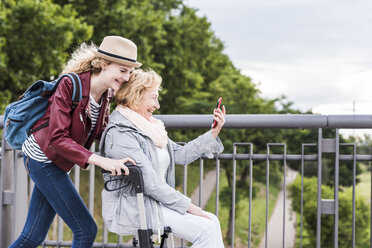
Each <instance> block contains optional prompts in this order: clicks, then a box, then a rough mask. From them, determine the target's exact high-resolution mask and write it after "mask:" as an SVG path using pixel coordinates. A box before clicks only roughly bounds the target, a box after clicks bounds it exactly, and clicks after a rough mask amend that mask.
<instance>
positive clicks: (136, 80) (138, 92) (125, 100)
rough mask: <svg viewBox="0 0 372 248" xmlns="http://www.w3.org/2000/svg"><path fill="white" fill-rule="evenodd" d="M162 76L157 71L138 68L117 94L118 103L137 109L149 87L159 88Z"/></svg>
mask: <svg viewBox="0 0 372 248" xmlns="http://www.w3.org/2000/svg"><path fill="white" fill-rule="evenodd" d="M161 82H162V78H161V77H160V76H159V74H157V73H156V72H155V71H153V70H151V69H149V70H146V71H144V70H142V69H136V70H134V71H133V72H132V74H131V76H130V78H129V81H128V82H126V83H123V84H122V85H121V86H120V88H119V90H118V91H117V92H116V94H115V99H116V104H117V105H122V106H126V107H128V108H131V109H136V108H137V106H138V103H139V102H140V100H141V97H142V96H143V94H144V93H145V92H146V90H148V89H152V88H158V89H159V90H161V87H160V84H161Z"/></svg>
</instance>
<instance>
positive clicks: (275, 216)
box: [260, 168, 298, 248]
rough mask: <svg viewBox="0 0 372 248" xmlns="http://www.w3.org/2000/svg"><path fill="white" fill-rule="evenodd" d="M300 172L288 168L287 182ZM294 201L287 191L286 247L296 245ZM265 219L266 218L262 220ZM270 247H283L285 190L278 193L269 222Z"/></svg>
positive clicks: (261, 247) (268, 238)
mask: <svg viewBox="0 0 372 248" xmlns="http://www.w3.org/2000/svg"><path fill="white" fill-rule="evenodd" d="M297 174H298V172H297V171H294V170H292V169H290V168H288V170H287V177H286V184H287V185H288V184H290V183H291V182H293V180H294V179H295V178H296V176H297ZM291 204H292V201H291V199H290V198H289V197H288V191H286V201H285V217H286V218H285V219H286V220H285V248H293V247H295V241H296V214H295V213H294V212H292V211H291ZM262 221H265V220H262ZM268 233H269V235H268V237H267V247H268V248H277V247H278V248H281V247H283V246H282V244H283V190H282V191H280V193H279V195H278V200H277V202H276V205H275V208H274V211H273V213H272V215H271V218H270V220H269V223H268ZM260 248H265V235H263V236H262V238H261V244H260Z"/></svg>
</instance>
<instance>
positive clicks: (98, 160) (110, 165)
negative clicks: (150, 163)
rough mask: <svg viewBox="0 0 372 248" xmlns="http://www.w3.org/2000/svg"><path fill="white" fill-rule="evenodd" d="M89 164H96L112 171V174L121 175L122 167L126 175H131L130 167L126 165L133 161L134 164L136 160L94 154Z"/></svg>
mask: <svg viewBox="0 0 372 248" xmlns="http://www.w3.org/2000/svg"><path fill="white" fill-rule="evenodd" d="M87 162H88V163H89V164H95V165H97V166H99V167H101V168H102V169H104V170H106V171H110V172H111V175H112V176H120V175H122V174H123V173H122V171H121V170H122V169H123V170H124V172H125V173H124V175H129V169H128V167H127V166H125V163H126V162H131V163H132V164H134V165H135V164H136V162H135V161H134V160H133V159H131V158H122V159H111V158H105V157H101V156H99V155H97V154H94V153H93V154H92V155H91V156H90V157H89V159H88V161H87Z"/></svg>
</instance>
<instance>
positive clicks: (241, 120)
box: [0, 114, 372, 248]
mask: <svg viewBox="0 0 372 248" xmlns="http://www.w3.org/2000/svg"><path fill="white" fill-rule="evenodd" d="M156 117H157V118H159V119H161V120H163V122H164V123H165V125H166V127H167V128H176V129H177V128H208V127H210V123H211V120H212V116H211V115H157V116H156ZM1 125H2V117H0V127H1ZM225 128H227V129H229V128H233V129H250V128H255V129H265V128H266V129H273V128H277V129H317V130H318V139H317V141H313V142H314V143H305V144H302V147H301V151H302V152H301V154H287V144H284V143H267V152H266V154H254V153H253V144H252V143H250V140H249V137H244V138H242V139H244V140H239V141H237V142H236V143H234V144H233V153H231V154H229V153H223V154H219V155H218V156H215V157H214V158H213V159H214V160H215V161H216V187H215V191H216V199H215V214H216V215H217V216H218V213H219V208H218V206H219V194H220V189H219V187H220V186H219V182H220V160H231V161H232V165H231V166H232V172H233V173H232V176H233V178H232V195H231V200H232V216H233V218H232V220H233V224H232V232H231V243H230V244H228V245H231V247H234V246H235V243H234V242H235V239H234V238H235V229H234V228H235V207H236V206H235V204H236V168H237V164H236V162H237V161H238V160H246V161H249V172H250V173H249V189H248V190H249V216H248V220H247V222H248V240H247V242H248V247H251V246H252V244H251V239H252V237H251V234H252V184H253V177H252V170H253V161H266V206H265V207H266V212H265V235H264V240H265V248H266V247H268V238H269V237H270V230H269V229H268V220H269V212H268V209H269V194H270V192H269V187H268V186H269V185H270V181H269V179H270V176H269V168H270V162H271V161H282V163H283V187H282V188H283V194H284V197H283V199H284V200H283V202H282V204H283V213H282V216H283V223H282V239H281V242H280V243H281V244H279V243H278V244H277V247H283V248H284V247H286V243H285V240H286V239H285V238H286V221H285V217H286V212H285V209H286V200H285V199H286V194H287V192H286V169H287V168H286V167H287V161H299V162H300V164H301V166H300V168H301V170H300V174H301V178H302V185H301V216H300V217H301V220H300V225H301V229H300V245H301V247H302V237H303V236H302V232H303V178H304V163H305V161H314V162H317V167H318V168H317V180H318V183H317V199H316V200H317V217H316V223H317V232H316V235H317V237H316V240H317V242H316V247H317V248H320V247H321V228H322V225H321V219H322V216H323V215H333V216H334V237H333V240H334V247H338V242H339V241H338V227H339V223H338V219H339V216H338V214H339V213H338V212H339V209H338V207H339V197H338V192H339V162H340V161H352V163H353V169H352V173H353V186H352V187H353V190H352V194H353V210H352V211H353V213H352V240H353V242H352V243H353V245H352V247H355V186H356V163H357V161H365V162H370V161H372V155H371V154H360V155H358V154H356V145H355V144H340V138H339V137H340V135H339V129H340V128H352V129H363V128H372V115H329V116H326V115H291V114H286V115H228V116H227V117H226V124H225ZM323 129H334V130H335V137H334V138H332V139H329V138H327V139H325V138H323ZM242 146H244V147H247V148H248V151H249V152H248V153H244V154H242V153H237V148H238V147H242ZM276 146H279V147H282V148H283V153H282V154H271V153H270V149H271V148H272V147H276ZM310 146H312V147H317V151H318V152H317V154H312V155H306V154H305V151H304V150H305V148H306V147H310ZM341 146H351V147H352V148H353V154H351V155H344V154H340V147H341ZM324 153H331V154H334V158H335V159H334V161H335V163H334V172H335V177H334V178H335V179H334V180H335V182H334V185H335V191H334V192H335V194H334V199H322V191H321V185H322V156H323V154H324ZM21 157H22V152H21V151H15V150H13V149H11V147H9V146H8V145H7V144H6V143H4V141H3V143H2V152H1V178H0V179H1V180H0V192H1V197H0V207H1V211H0V246H1V247H6V246H8V245H9V244H10V243H11V242H12V241H13V240H14V239H15V238H16V237H17V236H18V235H19V234H20V232H21V230H22V228H23V224H24V221H25V218H26V215H27V209H28V207H27V206H28V199H29V196H30V192H31V191H32V188H33V183H32V181H30V180H29V179H28V176H27V174H26V172H25V170H24V169H23V168H24V167H23V166H21V165H22V164H23V161H22V158H21ZM206 159H207V158H201V159H200V162H199V165H200V171H199V176H200V178H199V186H200V187H199V204H200V203H201V199H202V197H203V194H202V192H203V188H202V178H203V177H202V175H203V170H204V167H203V162H204V160H206ZM94 175H95V167H94V166H90V168H89V204H88V209H89V210H90V212H91V213H92V214H93V211H94V187H95V182H94ZM73 181H74V184H75V186H76V188H77V189H78V190H79V184H80V169H79V167H77V166H75V168H74V180H73ZM183 191H184V193H186V191H187V166H185V167H184V173H183ZM371 220H372V219H371ZM371 220H370V222H371ZM371 226H372V225H371ZM102 230H103V239H102V242H100V243H95V244H94V247H132V246H131V245H128V244H123V241H122V240H123V238H122V237H121V236H118V242H116V243H108V231H107V229H106V228H105V227H103V229H102ZM57 237H58V238H57V240H46V241H45V242H44V245H46V246H57V247H63V246H66V247H69V246H71V241H64V240H63V222H62V220H61V219H59V224H58V235H57ZM370 245H371V243H370ZM181 246H183V244H182V245H181Z"/></svg>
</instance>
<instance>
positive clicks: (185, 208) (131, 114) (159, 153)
mask: <svg viewBox="0 0 372 248" xmlns="http://www.w3.org/2000/svg"><path fill="white" fill-rule="evenodd" d="M160 84H161V77H160V76H159V75H158V74H156V73H155V72H154V71H151V70H150V71H146V72H145V71H142V70H135V71H133V74H132V75H131V78H130V79H129V81H128V82H127V83H125V84H122V85H121V86H120V89H119V90H118V91H117V92H116V101H117V105H118V107H117V108H116V110H115V111H114V112H113V113H112V114H111V117H110V121H109V124H108V127H107V129H106V131H105V132H104V134H103V136H102V139H101V144H100V150H101V153H102V155H103V156H106V157H108V158H111V159H120V158H124V157H131V158H133V159H134V160H135V161H136V165H137V166H138V167H140V168H141V170H142V174H143V179H144V195H145V208H146V217H147V223H148V226H149V228H152V230H153V232H154V233H158V234H159V233H161V232H162V230H163V228H164V226H170V227H171V229H172V232H173V234H174V235H176V236H178V237H180V238H183V239H185V240H188V241H189V242H192V243H193V246H192V247H203V248H206V247H211V248H212V247H213V248H215V247H224V244H223V241H222V235H221V228H220V223H219V221H218V218H217V217H216V216H215V215H213V214H211V213H208V212H205V211H203V210H202V209H200V208H199V207H197V206H195V205H194V204H192V203H191V200H190V198H188V197H187V196H185V195H183V194H182V193H180V192H179V191H177V190H175V189H174V184H175V183H174V181H175V179H174V165H175V164H183V165H185V164H188V163H190V162H192V161H194V160H196V159H198V158H200V157H201V156H202V155H205V156H207V157H212V156H213V153H220V152H222V150H223V146H222V144H221V141H220V140H219V138H218V134H219V132H220V131H221V128H222V127H223V125H224V122H225V107H224V106H223V107H222V110H221V109H215V110H214V120H215V121H216V122H217V125H216V126H215V127H214V128H212V129H211V130H210V131H208V132H206V133H204V134H203V135H201V136H199V137H198V138H196V139H195V140H193V141H191V142H189V143H187V144H186V145H184V146H180V145H177V144H176V143H174V142H173V141H172V140H170V139H169V138H168V136H167V132H166V130H165V128H164V124H163V123H162V122H161V121H160V120H157V119H156V118H154V117H153V116H152V113H153V112H154V111H155V110H156V109H159V108H160V105H159V102H158V96H159V90H160ZM117 177H118V176H112V175H110V174H105V175H104V180H105V181H108V180H111V179H117ZM115 182H117V183H118V184H119V185H117V187H122V189H121V190H119V191H113V192H108V191H105V190H104V191H102V203H103V209H102V213H103V219H104V221H105V223H106V225H107V226H108V229H109V230H110V231H111V232H115V233H117V234H120V235H130V234H134V233H136V232H137V229H139V227H140V221H139V213H138V208H137V204H136V198H135V191H134V188H133V187H132V185H131V184H129V183H126V181H125V178H123V180H118V181H115ZM110 187H114V186H110Z"/></svg>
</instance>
